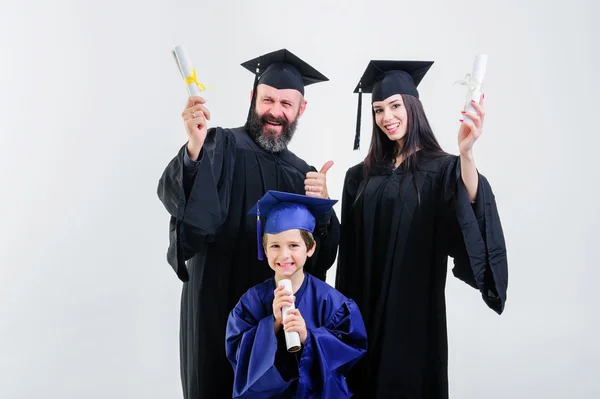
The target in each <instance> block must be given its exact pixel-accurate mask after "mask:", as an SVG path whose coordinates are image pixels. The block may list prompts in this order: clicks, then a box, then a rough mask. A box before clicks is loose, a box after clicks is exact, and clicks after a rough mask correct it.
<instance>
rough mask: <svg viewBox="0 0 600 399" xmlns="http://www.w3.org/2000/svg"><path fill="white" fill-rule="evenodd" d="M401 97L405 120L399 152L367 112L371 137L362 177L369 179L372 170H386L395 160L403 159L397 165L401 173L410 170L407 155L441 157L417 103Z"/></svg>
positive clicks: (419, 103)
mask: <svg viewBox="0 0 600 399" xmlns="http://www.w3.org/2000/svg"><path fill="white" fill-rule="evenodd" d="M401 96H402V101H403V102H404V107H406V115H407V117H408V118H407V124H408V126H407V129H406V135H405V136H404V145H402V148H399V147H398V143H397V142H396V141H392V140H390V139H389V138H388V136H387V135H386V134H385V133H384V132H383V131H381V129H380V128H379V126H377V123H375V111H374V110H373V109H371V113H372V115H373V135H372V137H371V146H370V147H369V153H368V154H367V156H366V158H365V161H364V165H365V177H367V176H369V175H370V174H371V173H372V172H374V171H375V170H376V169H380V168H384V169H386V168H389V167H390V165H391V164H392V162H393V160H394V158H396V157H398V156H400V157H402V158H403V159H404V161H403V162H402V164H401V167H402V168H405V170H414V167H415V164H414V157H409V155H410V154H412V153H414V152H415V151H417V150H418V149H420V150H421V151H422V153H423V154H425V155H433V154H439V155H443V154H445V152H444V150H442V147H440V144H439V143H438V141H437V139H436V138H435V135H434V134H433V130H432V129H431V126H430V125H429V121H428V120H427V116H426V115H425V110H424V109H423V104H422V103H421V101H420V100H419V99H418V98H416V97H414V96H410V95H406V94H401Z"/></svg>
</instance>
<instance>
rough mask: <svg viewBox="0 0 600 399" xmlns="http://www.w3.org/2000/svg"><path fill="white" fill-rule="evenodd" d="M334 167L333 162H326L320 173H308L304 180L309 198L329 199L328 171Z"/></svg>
mask: <svg viewBox="0 0 600 399" xmlns="http://www.w3.org/2000/svg"><path fill="white" fill-rule="evenodd" d="M332 166H333V161H329V162H326V163H325V165H323V167H322V168H321V170H320V171H319V172H308V173H307V174H306V180H304V190H305V191H306V195H308V196H309V197H318V198H329V193H328V192H327V171H328V170H329V169H330V168H331V167H332Z"/></svg>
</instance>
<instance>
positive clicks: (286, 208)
mask: <svg viewBox="0 0 600 399" xmlns="http://www.w3.org/2000/svg"><path fill="white" fill-rule="evenodd" d="M337 202H338V201H337V200H332V199H325V198H315V197H309V196H306V195H299V194H292V193H286V192H282V191H274V190H269V191H267V192H266V193H265V195H264V196H263V197H262V198H261V199H260V200H258V202H257V203H256V204H255V205H254V206H253V207H252V209H250V211H249V212H248V214H249V215H256V237H257V241H258V259H260V260H262V259H263V249H262V234H263V231H261V230H262V229H261V220H260V216H261V214H262V216H263V217H265V218H266V222H265V230H264V233H266V234H279V233H281V232H282V231H286V230H292V229H300V230H307V231H309V232H311V233H312V232H314V230H315V226H316V219H318V218H319V217H321V216H323V215H324V214H326V213H327V212H329V210H330V209H331V208H332V207H333V205H335V204H336V203H337Z"/></svg>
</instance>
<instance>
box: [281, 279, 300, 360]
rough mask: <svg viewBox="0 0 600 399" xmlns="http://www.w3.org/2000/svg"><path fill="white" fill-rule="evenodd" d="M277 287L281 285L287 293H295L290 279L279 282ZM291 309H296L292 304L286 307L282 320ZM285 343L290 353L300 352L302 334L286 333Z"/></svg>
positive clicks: (282, 310)
mask: <svg viewBox="0 0 600 399" xmlns="http://www.w3.org/2000/svg"><path fill="white" fill-rule="evenodd" d="M277 285H279V286H281V285H283V286H284V287H285V288H284V289H285V290H286V291H289V292H291V293H292V294H293V293H294V291H292V281H291V280H288V279H283V280H279V282H278V283H277ZM290 309H295V306H294V304H292V306H284V307H283V308H282V309H281V318H282V319H284V318H285V316H286V315H287V312H288V310H290ZM285 343H286V345H287V350H288V352H298V351H299V350H300V348H301V346H300V334H298V333H297V332H296V331H293V332H285Z"/></svg>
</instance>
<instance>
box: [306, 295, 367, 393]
mask: <svg viewBox="0 0 600 399" xmlns="http://www.w3.org/2000/svg"><path fill="white" fill-rule="evenodd" d="M366 350H367V333H366V330H365V325H364V322H363V319H362V316H361V314H360V311H359V309H358V306H357V305H356V303H355V302H354V301H353V300H351V299H347V300H346V301H344V302H343V304H342V306H341V307H340V308H339V309H338V310H337V311H336V312H335V313H334V314H333V316H332V317H331V319H330V320H329V321H328V322H327V323H325V324H324V325H323V326H322V327H319V328H316V329H309V330H308V335H307V338H306V342H305V343H304V348H303V352H302V357H301V358H300V364H299V366H298V369H299V376H300V377H299V380H300V384H299V388H298V392H297V397H312V396H313V395H315V396H316V397H322V398H339V399H342V398H349V397H351V396H352V394H351V392H350V391H349V390H348V387H347V384H346V381H345V375H346V374H347V372H348V370H349V369H350V368H352V366H354V365H355V364H356V363H357V362H358V361H359V360H360V359H361V358H362V357H363V356H364V355H365V353H366ZM303 390H307V391H308V392H302V391H303Z"/></svg>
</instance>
